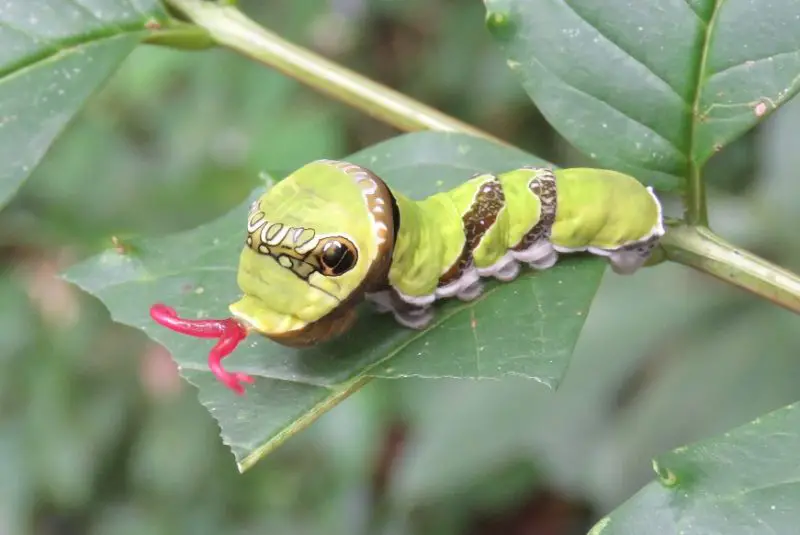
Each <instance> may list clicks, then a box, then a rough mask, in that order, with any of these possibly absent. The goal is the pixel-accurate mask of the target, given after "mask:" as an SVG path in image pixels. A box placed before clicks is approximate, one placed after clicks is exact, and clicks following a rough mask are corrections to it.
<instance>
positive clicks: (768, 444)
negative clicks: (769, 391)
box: [590, 404, 800, 535]
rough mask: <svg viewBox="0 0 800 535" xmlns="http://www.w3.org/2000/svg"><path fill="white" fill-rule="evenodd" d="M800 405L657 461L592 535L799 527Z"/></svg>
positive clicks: (771, 530) (776, 530)
mask: <svg viewBox="0 0 800 535" xmlns="http://www.w3.org/2000/svg"><path fill="white" fill-rule="evenodd" d="M798 429H800V406H798V404H793V405H789V406H787V407H784V408H782V409H779V410H777V411H774V412H772V413H770V414H768V415H766V416H762V417H760V418H757V419H756V420H754V421H753V422H751V423H749V424H747V425H744V426H741V427H739V428H737V429H735V430H733V431H731V432H730V433H726V434H725V435H724V436H721V437H716V438H714V439H711V440H707V441H704V442H700V443H697V444H694V445H692V446H688V447H681V448H678V449H676V450H674V451H672V452H670V453H668V454H666V455H662V456H661V457H659V458H657V459H656V460H655V461H654V462H653V469H654V470H655V472H656V474H657V475H658V479H657V480H656V481H654V482H652V483H650V484H648V485H647V486H646V487H645V488H644V489H642V490H641V491H640V492H639V493H637V494H636V495H634V496H633V497H632V498H631V499H630V500H628V501H627V502H625V503H624V504H623V505H622V506H621V507H619V508H618V509H617V510H616V511H614V512H613V513H612V514H611V515H610V516H608V517H606V518H603V519H602V520H600V522H598V523H597V524H596V525H595V527H594V529H593V530H592V531H591V532H590V533H591V535H599V534H601V533H602V534H603V535H616V534H628V533H629V534H634V533H635V534H636V535H646V534H648V533H653V534H656V533H658V534H661V533H683V534H685V535H691V534H693V533H697V534H700V533H725V534H730V535H736V534H739V533H794V532H795V531H796V528H797V525H798V524H800V510H798V508H797V499H798V497H799V496H800V465H798V463H797V451H798V448H800V432H798Z"/></svg>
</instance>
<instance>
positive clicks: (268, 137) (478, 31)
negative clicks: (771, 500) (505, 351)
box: [0, 0, 800, 535]
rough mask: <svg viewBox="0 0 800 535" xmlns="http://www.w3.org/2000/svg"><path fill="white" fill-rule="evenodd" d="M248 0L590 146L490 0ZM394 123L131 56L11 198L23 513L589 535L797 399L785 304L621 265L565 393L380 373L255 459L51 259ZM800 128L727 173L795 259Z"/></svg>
mask: <svg viewBox="0 0 800 535" xmlns="http://www.w3.org/2000/svg"><path fill="white" fill-rule="evenodd" d="M242 8H243V10H244V11H245V12H247V13H248V14H250V15H251V16H252V17H253V18H255V19H256V20H257V21H259V22H261V23H262V24H264V25H265V26H267V27H269V28H272V29H274V30H277V31H278V32H280V33H281V34H282V35H284V36H287V37H288V38H290V39H293V40H294V41H296V42H298V43H300V44H302V45H304V46H308V47H310V48H312V49H314V50H316V51H318V52H320V53H322V54H324V55H326V56H328V57H330V58H332V59H334V60H336V61H339V62H342V63H344V64H346V65H348V66H350V67H352V68H354V69H355V70H357V71H359V72H361V73H364V74H365V75H367V76H370V77H372V78H375V79H377V80H379V81H381V82H383V83H386V84H388V85H390V86H392V87H395V88H397V89H399V90H401V91H403V92H406V93H408V94H410V95H411V96H413V97H415V98H418V99H420V100H422V101H424V102H426V103H428V104H431V105H433V106H435V107H438V108H440V109H442V110H443V111H445V112H447V113H449V114H452V115H454V116H457V117H459V118H461V119H463V120H465V121H467V122H470V123H473V124H475V125H476V126H478V127H480V128H483V129H485V130H487V131H489V132H490V133H492V134H495V135H497V136H499V137H501V138H504V139H507V140H509V141H511V142H512V143H514V144H516V145H518V146H520V147H522V148H524V149H526V150H529V151H531V152H533V153H535V154H537V155H539V156H541V157H543V158H545V159H549V160H550V161H552V162H554V163H556V164H558V165H562V166H569V165H581V164H583V163H585V160H584V159H583V158H582V157H581V155H580V154H578V153H577V152H576V151H575V150H573V149H572V148H570V147H569V146H568V145H567V144H566V143H565V142H563V140H561V139H560V138H559V136H558V135H557V134H555V133H554V132H553V131H552V129H551V128H549V127H548V125H547V124H546V123H545V122H544V120H543V119H542V117H541V116H540V115H539V114H538V113H537V111H536V109H535V108H534V107H533V106H532V105H531V104H530V102H529V100H528V99H527V97H526V96H525V94H524V93H523V91H522V89H521V88H520V87H519V85H518V83H517V82H516V80H515V79H514V78H513V77H512V75H511V73H510V72H509V71H508V69H507V66H506V63H505V61H504V60H503V58H502V56H501V54H500V53H499V52H498V50H497V49H496V48H495V46H494V45H493V43H492V42H491V41H490V38H489V36H488V34H487V33H486V32H485V31H484V29H483V17H484V9H483V6H482V5H481V4H480V3H479V2H475V3H464V2H456V1H455V0H435V1H431V0H425V1H423V0H407V1H403V2H400V1H397V0H328V1H325V0H306V1H304V2H258V1H255V0H250V1H243V2H242ZM396 133H397V132H395V131H393V130H391V129H390V128H388V127H386V126H384V125H381V124H379V123H377V122H376V121H373V120H372V119H370V118H368V117H364V116H363V115H360V114H358V113H357V112H354V111H352V110H349V109H347V108H346V107H344V106H343V105H340V104H338V103H334V102H332V101H329V100H327V99H324V98H323V97H321V96H319V95H317V94H316V93H313V92H312V91H311V90H309V89H307V88H304V87H302V86H300V85H299V84H297V83H295V82H293V81H291V80H289V79H287V78H284V77H283V76H281V75H280V74H277V73H275V72H272V71H269V70H267V69H265V68H262V67H259V66H257V65H256V64H254V63H251V62H249V61H248V60H246V59H243V58H241V57H238V56H236V55H235V54H232V53H228V52H226V51H223V50H214V51H207V52H194V53H191V52H178V51H173V50H168V49H159V48H153V47H143V48H141V49H139V50H137V51H136V52H135V53H134V54H133V55H132V56H130V58H129V59H128V60H127V61H126V63H125V64H124V66H123V68H122V69H121V70H120V71H119V72H118V73H117V74H116V75H115V76H114V77H113V78H112V79H111V80H110V81H109V82H108V84H107V85H106V86H105V87H104V88H103V90H102V91H101V92H100V93H99V94H98V95H96V97H95V98H94V99H93V100H92V101H91V102H90V104H89V106H88V107H87V108H86V109H84V110H83V112H82V113H81V115H80V117H79V119H78V120H77V121H76V122H75V123H74V124H72V126H71V127H70V129H69V131H68V132H67V134H66V135H65V136H63V137H62V138H61V139H60V140H59V141H58V143H57V144H56V146H55V147H54V148H53V150H52V151H51V152H50V154H49V155H48V157H47V158H46V161H45V162H44V164H43V165H42V166H41V167H40V168H39V169H38V170H37V171H36V173H35V175H34V176H33V177H32V178H31V180H29V181H28V183H27V184H26V185H25V187H24V188H23V190H22V191H21V192H20V194H19V195H18V197H17V198H16V199H15V200H14V202H13V203H12V204H11V205H10V206H9V207H7V209H5V210H4V211H3V212H2V213H0V242H2V255H3V260H2V261H3V264H4V266H3V270H2V273H3V275H2V278H0V294H2V298H1V299H0V315H2V319H3V321H2V322H0V325H2V328H3V330H4V332H3V333H2V336H1V337H0V366H2V368H3V369H2V373H0V384H1V385H2V386H1V387H0V411H2V412H1V414H2V419H0V467H2V474H3V477H2V478H0V534H3V535H5V534H9V535H12V534H14V535H16V534H23V533H31V534H37V535H50V534H52V535H55V534H59V535H61V534H67V535H70V534H83V533H87V534H91V535H127V534H131V535H133V534H137V535H138V534H153V535H157V534H162V533H163V534H176V533H192V534H194V535H202V534H206V533H207V534H219V533H226V534H239V533H241V534H245V533H276V534H277V533H280V534H284V533H285V534H292V535H293V534H312V533H314V534H317V533H326V534H336V533H343V534H350V535H353V534H359V533H364V534H367V533H369V534H398V535H399V534H406V533H407V534H437V535H448V534H470V535H473V534H474V535H478V534H488V533H505V534H529V533H536V534H542V535H549V534H553V535H556V534H558V535H560V534H573V533H585V532H586V531H587V529H588V528H589V527H590V526H591V525H592V524H593V523H594V521H595V520H596V519H597V518H599V516H601V515H602V514H605V513H606V512H608V511H609V510H610V509H612V508H614V507H615V506H617V505H619V504H620V503H621V502H622V501H624V500H625V499H626V498H627V497H628V496H630V495H631V494H632V493H633V492H635V491H636V490H637V489H638V488H639V487H640V486H642V485H643V484H644V483H646V482H647V481H648V480H650V479H651V478H652V476H653V474H652V468H651V464H650V458H651V457H652V456H653V455H655V454H657V453H659V452H663V451H665V450H667V449H669V448H672V447H675V446H678V445H680V444H684V443H686V442H689V441H692V440H695V439H698V438H702V437H706V436H709V435H711V434H715V433H721V432H724V431H725V430H727V429H729V428H731V427H733V426H736V425H739V424H743V423H745V422H747V421H748V420H750V419H751V418H754V417H756V416H757V415H759V414H761V413H763V412H766V411H768V410H771V409H774V408H777V407H780V406H782V405H784V404H787V403H790V402H792V401H794V400H796V399H798V398H799V397H800V383H798V381H797V380H796V377H798V376H799V375H798V374H800V360H798V359H797V358H796V357H797V354H798V349H800V333H798V332H797V329H796V328H794V326H793V324H792V323H791V322H792V320H793V317H792V316H791V314H790V313H789V312H785V311H783V310H780V309H778V308H776V307H773V306H772V305H770V304H768V303H764V302H761V301H759V300H757V299H755V298H752V297H750V296H748V295H746V294H744V293H743V292H741V291H739V290H736V289H732V288H729V287H727V286H725V285H723V284H720V283H717V282H716V281H714V280H712V279H710V278H709V277H707V276H704V275H701V274H698V273H695V272H693V271H691V270H689V269H687V268H683V267H680V266H673V265H660V266H658V267H656V268H653V269H648V270H645V271H644V272H641V273H640V274H638V275H636V276H635V277H632V278H626V279H624V280H623V279H621V278H619V277H616V276H614V275H613V274H608V275H607V276H606V278H605V280H604V283H603V285H602V287H601V290H600V293H599V295H598V297H597V300H596V302H595V304H594V307H593V309H592V311H591V313H590V315H589V318H588V322H587V326H586V329H585V331H584V333H583V335H582V337H581V340H580V342H579V344H578V348H577V351H576V353H575V356H574V359H573V363H572V365H571V370H570V372H569V374H568V375H567V379H566V380H565V382H564V384H563V385H562V387H561V388H560V389H559V390H558V391H557V392H555V393H553V392H551V391H548V390H547V389H546V388H545V387H543V386H542V385H539V384H537V383H535V382H532V381H525V380H504V381H458V380H452V381H450V380H437V381H432V380H405V381H376V382H373V383H372V384H370V385H369V386H368V387H367V388H365V389H364V390H362V391H360V392H359V393H357V394H356V395H354V396H353V397H352V398H350V399H348V400H346V401H345V402H344V403H342V404H341V405H340V406H338V407H337V408H336V409H334V410H333V411H332V412H330V413H328V414H326V415H324V416H323V417H322V418H321V419H320V420H319V421H318V422H317V423H316V424H315V425H313V426H312V427H311V428H310V429H308V430H307V431H305V432H303V433H301V434H300V435H298V436H296V437H294V438H292V439H290V440H289V441H288V442H286V443H285V445H284V446H282V447H281V448H280V449H279V450H278V451H276V452H275V453H274V454H272V455H271V456H269V457H268V458H266V459H265V460H264V461H262V462H260V463H259V464H258V465H257V466H256V467H255V468H253V469H252V470H251V471H249V472H247V473H246V474H244V475H239V474H238V472H237V471H236V467H235V464H234V461H233V457H232V455H231V454H230V453H229V452H228V450H227V449H226V447H225V446H224V445H223V444H222V443H221V441H220V439H219V436H218V429H217V427H216V424H215V423H214V421H213V419H212V418H211V416H210V415H209V414H208V413H207V412H206V410H205V409H204V408H203V407H201V406H200V405H199V403H197V401H196V398H195V392H194V390H193V389H192V388H191V387H190V386H189V385H188V384H187V383H185V382H183V381H181V380H179V379H178V377H177V374H176V371H175V368H174V366H173V364H172V362H171V360H170V358H169V355H168V354H166V352H165V351H164V350H163V349H162V348H160V347H158V346H156V345H155V344H152V343H149V342H148V340H147V339H146V338H145V337H144V336H143V335H141V334H140V333H138V332H136V331H134V330H132V329H129V328H125V327H122V326H119V325H115V324H113V323H112V322H111V321H110V320H109V318H108V314H107V313H106V312H105V310H104V308H103V307H102V306H101V305H100V304H99V303H98V302H97V301H95V300H94V299H93V298H91V297H88V296H85V295H82V294H80V293H77V292H75V291H74V290H73V289H72V288H71V287H68V286H66V285H64V284H63V283H61V282H60V281H59V280H58V279H57V277H56V274H57V272H58V270H59V269H60V268H61V267H62V266H64V265H65V264H66V263H68V262H70V261H72V260H74V259H75V258H77V257H80V256H81V255H84V254H87V253H88V252H89V251H91V250H92V248H93V247H94V246H96V245H97V244H98V243H101V242H105V243H107V241H108V240H110V239H111V236H112V235H117V236H124V235H126V234H129V233H148V234H153V233H159V232H165V231H166V230H170V229H180V228H188V227H192V226H194V225H196V224H198V223H200V222H203V221H206V220H208V219H211V218H213V217H215V216H216V215H219V214H221V213H223V212H225V211H227V210H228V209H230V208H231V207H232V206H233V205H235V204H236V203H238V202H240V201H241V200H242V199H243V198H244V197H245V196H246V195H247V193H248V192H249V191H250V189H251V188H252V187H253V186H254V185H255V184H256V183H257V181H258V180H259V175H260V173H262V172H264V171H268V172H271V173H277V174H279V175H282V174H284V173H286V172H288V171H290V170H292V169H293V168H295V167H298V166H300V165H302V164H304V163H306V162H308V161H310V160H313V159H315V158H320V157H334V158H335V157H344V156H346V155H347V154H349V153H351V152H354V151H356V150H359V149H361V148H363V147H366V146H368V145H370V144H372V143H375V142H377V141H381V140H383V139H385V138H387V137H389V136H392V135H395V134H396ZM798 136H800V103H794V104H791V103H790V104H789V105H787V106H786V107H785V108H784V109H782V110H780V111H779V112H778V113H776V114H775V115H774V116H773V117H771V118H770V119H769V120H768V121H766V122H765V123H763V124H762V125H760V126H759V127H758V129H756V130H754V131H752V132H751V133H749V134H748V135H747V136H745V137H743V138H742V139H740V140H739V141H737V142H736V143H734V144H733V145H731V146H730V147H729V148H727V149H726V150H724V151H722V152H721V153H720V154H718V155H717V156H716V157H715V158H714V159H713V160H712V162H711V163H710V165H709V166H708V169H707V176H708V181H709V184H710V185H711V187H712V192H713V194H712V196H711V215H712V222H713V225H714V227H715V228H716V230H717V231H718V232H719V233H721V234H722V235H723V236H725V237H726V238H728V239H730V240H732V241H734V242H736V243H739V244H741V245H742V246H744V247H746V248H749V249H751V250H753V251H755V252H756V253H758V254H760V255H762V256H764V257H766V258H768V259H770V260H772V261H774V262H777V263H779V264H781V265H784V266H786V267H788V268H792V269H795V270H797V269H800V243H798V240H797V239H796V237H795V230H794V229H795V228H796V227H794V224H795V223H796V222H797V216H796V214H797V213H798V210H800V182H799V181H797V180H796V179H795V177H794V172H795V170H796V169H797V168H798V164H800V155H798V153H797V151H796V149H794V146H795V145H796V140H797V138H798ZM620 339H623V340H624V341H625V343H624V344H622V347H623V348H624V349H623V350H622V351H618V350H612V349H610V347H612V344H611V343H610V342H611V341H615V342H616V341H619V340H620ZM613 346H614V347H619V345H618V344H616V343H615V344H614V345H613Z"/></svg>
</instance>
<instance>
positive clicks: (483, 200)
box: [439, 175, 506, 287]
mask: <svg viewBox="0 0 800 535" xmlns="http://www.w3.org/2000/svg"><path fill="white" fill-rule="evenodd" d="M476 176H477V175H476ZM505 205H506V196H505V193H504V192H503V185H502V184H501V183H500V179H498V178H497V177H496V176H495V175H490V177H489V178H488V180H486V182H484V183H483V184H481V186H480V187H479V188H478V191H477V192H476V193H475V198H474V199H473V201H472V205H471V206H470V207H469V210H467V211H466V212H465V213H464V215H463V216H462V217H461V221H462V223H463V226H464V237H465V238H466V239H465V241H464V248H463V249H462V250H461V254H460V255H459V257H458V260H456V262H454V263H453V266H452V267H451V268H450V269H449V270H448V271H447V273H445V274H444V275H443V276H442V277H441V278H440V279H439V286H440V287H441V286H445V285H447V284H449V283H451V282H453V281H455V280H458V278H459V277H461V274H462V273H464V270H465V269H466V268H467V267H469V265H470V264H471V263H472V252H473V251H474V250H475V248H477V247H478V244H480V243H481V240H482V239H483V236H484V235H485V234H486V232H487V231H488V230H489V229H490V228H491V227H492V225H493V224H494V222H495V220H496V219H497V216H498V214H499V213H500V210H502V209H503V207H504V206H505Z"/></svg>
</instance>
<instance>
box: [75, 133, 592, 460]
mask: <svg viewBox="0 0 800 535" xmlns="http://www.w3.org/2000/svg"><path fill="white" fill-rule="evenodd" d="M348 159H349V160H350V161H353V162H356V163H360V164H362V165H365V166H367V167H369V168H370V169H373V170H374V171H375V172H376V173H378V174H379V175H380V176H381V177H383V178H384V179H385V180H386V181H387V183H389V185H390V186H392V187H395V188H397V189H398V190H400V191H402V192H404V193H405V194H407V195H409V196H411V197H413V198H418V199H419V198H423V197H425V196H428V195H430V194H432V193H435V192H437V191H442V190H444V189H449V188H451V187H453V186H456V185H458V184H460V183H462V182H464V181H465V180H466V179H467V178H469V177H470V176H471V175H472V174H474V173H476V172H480V171H504V170H509V169H512V168H516V167H519V166H521V165H531V164H542V165H544V162H542V161H541V160H539V159H537V158H535V157H533V156H530V155H528V154H526V153H524V152H522V151H520V150H517V149H513V148H509V147H505V146H501V145H497V144H494V143H492V142H489V141H485V140H482V139H476V138H472V137H469V136H466V135H463V134H460V135H457V134H445V133H433V132H421V133H416V134H409V135H404V136H400V137H398V138H395V139H392V140H389V141H387V142H384V143H381V144H378V145H376V146H373V147H371V148H369V149H367V150H364V151H362V152H359V153H357V154H355V155H352V156H351V157H350V158H348ZM261 191H262V190H261V189H260V188H259V189H258V190H256V191H254V192H253V193H252V195H251V196H250V198H248V199H247V200H246V201H245V202H243V203H242V204H241V205H240V206H238V207H237V208H236V209H234V210H233V211H231V212H230V213H228V214H227V215H225V216H223V217H221V218H220V219H218V220H216V221H213V222H211V223H209V224H207V225H205V226H203V227H200V228H198V229H195V230H192V231H190V232H185V233H181V234H177V235H172V236H168V237H165V238H162V239H146V240H139V241H133V242H131V243H126V244H123V247H126V248H127V249H128V252H127V253H125V254H120V253H119V252H117V251H116V250H114V249H109V250H107V251H105V252H103V253H102V254H100V255H99V256H97V257H94V258H91V259H89V260H87V261H85V262H83V263H82V264H79V265H76V266H73V267H72V268H71V269H70V270H69V271H68V273H67V274H66V277H67V278H68V279H69V280H71V281H73V282H74V283H76V284H78V285H79V286H81V287H82V288H84V289H85V290H87V291H88V292H90V293H91V294H94V295H95V296H97V297H98V298H100V299H101V300H102V301H103V303H105V305H106V306H107V307H108V308H109V310H110V311H111V314H112V317H113V318H114V319H115V320H116V321H119V322H121V323H125V324H128V325H132V326H134V327H137V328H140V329H142V330H144V331H145V332H146V333H147V334H148V335H149V336H151V337H152V338H153V339H155V340H157V341H159V342H161V343H163V344H164V345H165V346H166V347H167V348H168V349H169V350H170V351H171V352H172V355H173V357H174V358H175V360H176V361H177V362H178V363H179V365H180V367H181V371H182V373H183V375H184V377H186V378H187V379H188V380H189V381H190V382H192V383H194V384H195V385H197V387H198V388H199V391H200V394H199V395H200V399H201V401H202V403H203V404H205V405H206V406H207V407H208V408H209V410H210V411H211V413H212V414H213V415H214V417H215V418H217V420H218V421H219V423H220V426H221V428H222V435H223V439H224V440H225V442H226V443H227V444H228V445H230V446H231V448H232V450H233V452H234V454H235V456H236V459H237V461H238V462H239V466H240V468H241V469H246V468H247V467H249V466H251V465H252V464H253V463H254V462H256V461H257V460H258V459H259V458H260V457H261V456H262V455H264V454H265V453H266V452H267V451H269V450H271V449H273V448H274V447H276V446H277V445H278V444H279V443H280V442H281V441H282V440H284V439H285V438H287V437H288V436H290V435H292V434H294V433H295V432H297V431H298V430H299V429H301V428H303V427H305V426H306V425H308V424H309V423H310V422H311V421H312V420H313V419H315V418H316V417H317V416H319V415H320V414H321V413H322V412H324V411H326V410H328V409H329V408H331V407H332V406H333V405H334V404H336V403H337V402H339V401H340V400H342V399H344V398H345V397H346V396H348V395H349V394H350V393H352V392H353V391H355V390H357V389H358V388H360V387H361V386H362V385H363V384H364V383H365V382H366V381H367V380H369V378H370V377H373V376H421V377H444V376H447V377H473V378H480V377H502V376H509V375H513V376H523V377H529V378H533V379H536V380H538V381H541V382H542V383H545V384H548V385H556V384H557V383H558V382H559V380H560V379H561V377H562V376H563V374H564V371H565V369H566V367H567V365H568V362H569V357H570V355H571V352H572V348H573V346H574V344H575V342H576V340H577V338H578V334H579V333H580V330H581V328H582V326H583V323H584V319H585V317H586V313H587V311H588V308H589V305H590V304H591V301H592V299H593V297H594V294H595V291H596V290H597V287H598V285H599V283H600V279H601V277H602V274H603V272H604V270H605V263H604V262H602V261H600V260H598V259H592V258H581V259H578V258H575V257H573V258H569V259H565V260H563V261H562V263H560V264H559V265H558V266H556V267H555V268H553V269H551V270H547V271H544V272H539V273H536V274H534V273H533V272H528V273H526V274H525V275H523V276H521V277H520V278H519V279H518V280H517V281H515V282H514V283H511V284H491V283H490V284H488V285H487V289H486V290H485V291H484V294H483V295H482V296H481V297H480V298H479V299H478V300H476V301H474V302H472V303H462V302H459V301H457V300H455V301H451V302H448V303H445V304H443V305H441V306H438V309H439V310H438V321H437V322H436V323H435V325H433V326H432V327H431V328H429V329H428V330H427V331H424V332H417V331H411V330H408V329H404V328H401V327H400V326H399V325H398V324H396V323H395V321H394V319H393V318H392V317H391V315H379V314H376V313H374V312H372V311H371V309H370V307H369V306H368V305H364V306H363V307H362V310H361V312H362V314H361V316H360V321H359V322H358V324H357V325H356V327H355V328H354V329H353V330H352V331H351V332H349V333H348V334H346V335H344V336H342V337H341V338H339V339H337V340H335V341H333V342H329V343H327V344H323V345H321V346H319V347H316V348H313V349H305V350H297V349H292V348H287V347H283V346H280V345H278V344H275V343H273V342H270V341H269V340H267V339H266V338H258V337H253V338H252V339H249V340H248V342H246V343H245V344H243V345H242V346H240V348H239V349H238V350H237V351H236V352H235V353H234V355H233V356H231V357H230V358H228V359H226V365H227V366H228V367H229V369H235V370H241V371H245V372H247V373H250V374H253V375H255V376H258V377H260V379H259V380H258V381H257V384H256V385H255V386H254V387H250V388H249V389H248V391H247V395H246V396H245V397H239V396H237V395H236V394H234V393H233V392H231V391H230V390H228V389H227V388H226V387H225V386H223V385H222V384H221V383H219V382H218V381H217V380H216V379H215V378H214V377H213V376H212V375H211V373H210V372H209V371H208V368H207V364H206V358H207V351H208V349H209V347H210V345H209V344H208V343H207V342H203V341H200V340H197V339H194V338H190V337H186V336H182V335H178V334H176V333H173V332H171V331H168V330H167V329H164V328H163V327H160V326H158V325H156V324H155V323H154V322H152V320H150V318H149V315H148V309H149V307H150V306H151V305H152V304H153V303H156V302H165V303H167V304H169V305H170V306H174V307H175V308H176V310H177V311H178V313H179V314H181V315H183V316H187V317H193V316H194V317H227V316H229V315H230V313H229V311H228V309H227V307H228V304H229V303H231V302H233V301H234V300H235V299H237V298H238V296H239V295H240V292H239V289H238V288H237V285H236V269H237V262H238V253H239V251H240V250H241V247H242V243H241V232H242V228H243V227H242V224H243V223H242V221H244V220H243V219H242V218H243V217H244V216H243V214H246V212H247V207H248V206H249V204H250V202H251V201H252V200H253V199H254V198H255V197H256V196H258V195H259V194H260V193H261Z"/></svg>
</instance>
